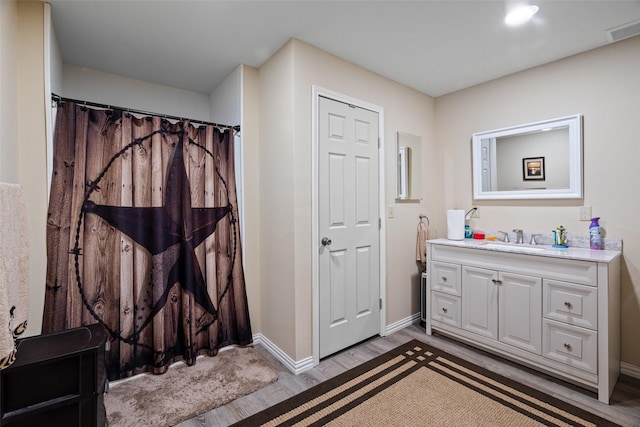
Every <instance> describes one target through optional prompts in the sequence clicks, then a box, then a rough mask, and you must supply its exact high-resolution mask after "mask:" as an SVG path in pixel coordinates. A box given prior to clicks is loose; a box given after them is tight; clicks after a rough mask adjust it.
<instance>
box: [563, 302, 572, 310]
mask: <svg viewBox="0 0 640 427" xmlns="http://www.w3.org/2000/svg"><path fill="white" fill-rule="evenodd" d="M564 306H565V307H567V308H568V309H571V308H572V307H573V305H572V304H571V303H570V302H569V301H565V302H564Z"/></svg>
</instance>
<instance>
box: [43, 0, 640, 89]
mask: <svg viewBox="0 0 640 427" xmlns="http://www.w3.org/2000/svg"><path fill="white" fill-rule="evenodd" d="M47 1H48V2H49V3H50V4H51V6H52V14H53V20H54V26H55V30H56V34H57V37H58V42H59V44H60V49H61V51H62V55H63V59H64V62H65V64H72V65H76V66H81V67H89V68H93V69H97V70H101V71H105V72H109V73H114V74H119V75H123V76H127V77H133V78H136V79H141V80H145V81H149V82H154V83H159V84H164V85H168V86H173V87H176V88H181V89H187V90H191V91H195V92H200V93H204V94H208V93H210V92H211V91H212V90H213V89H214V88H215V87H216V86H217V85H218V84H219V83H220V82H221V81H222V80H223V79H224V78H225V77H226V76H227V75H229V73H231V72H232V71H233V70H234V69H235V68H236V67H237V66H238V65H239V64H247V65H250V66H253V67H260V65H262V64H263V63H264V62H265V61H266V60H267V59H268V58H269V57H270V56H271V55H272V54H273V53H275V52H276V51H277V50H278V49H279V48H280V47H282V45H284V44H285V43H286V42H287V41H288V40H289V39H291V38H297V39H299V40H302V41H304V42H306V43H309V44H311V45H314V46H316V47H319V48H320V49H323V50H325V51H328V52H331V53H333V54H334V55H336V56H338V57H341V58H344V59H346V60H347V61H349V62H352V63H354V64H357V65H360V66H362V67H364V68H367V69H369V70H372V71H374V72H376V73H378V74H381V75H383V76H385V77H388V78H390V79H392V80H395V81H397V82H400V83H402V84H404V85H406V86H409V87H412V88H414V89H417V90H419V91H421V92H424V93H426V94H429V95H432V96H440V95H444V94H447V93H450V92H454V91H457V90H459V89H463V88H466V87H470V86H473V85H476V84H479V83H482V82H486V81H489V80H492V79H495V78H498V77H501V76H505V75H508V74H511V73H514V72H517V71H520V70H524V69H527V68H531V67H535V66H538V65H541V64H545V63H548V62H551V61H554V60H557V59H560V58H564V57H567V56H570V55H573V54H576V53H580V52H584V51H586V50H590V49H593V48H596V47H599V46H602V45H605V44H607V43H609V39H608V37H607V34H606V30H607V29H610V28H612V27H616V26H619V25H622V24H626V23H629V22H632V21H637V20H638V19H640V1H635V0H624V1H614V0H605V1H595V0H590V1H579V0H573V1H572V0H555V1H548V0H546V1H544V0H538V1H533V2H531V3H533V4H537V5H539V6H540V11H539V12H538V14H537V15H536V16H535V17H534V19H533V20H532V21H531V22H529V23H528V24H526V25H525V26H523V27H518V28H510V27H506V26H505V25H504V24H503V19H504V14H505V10H506V8H507V2H506V1H482V0H473V1H457V0H456V1H454V0H449V1H445V0H441V1H415V0H414V1H367V0H359V1H340V0H333V1H329V0H324V1H300V0H299V1H271V0H259V1H243V0H234V1H221V0H216V1H213V0H209V1H205V0H200V1H179V0H173V1H153V0H139V1H123V0H120V1H114V0H47Z"/></svg>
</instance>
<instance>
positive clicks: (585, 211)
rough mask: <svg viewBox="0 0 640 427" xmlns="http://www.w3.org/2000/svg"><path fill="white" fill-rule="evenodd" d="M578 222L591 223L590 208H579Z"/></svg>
mask: <svg viewBox="0 0 640 427" xmlns="http://www.w3.org/2000/svg"><path fill="white" fill-rule="evenodd" d="M580 221H591V206H581V207H580Z"/></svg>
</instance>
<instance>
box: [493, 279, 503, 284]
mask: <svg viewBox="0 0 640 427" xmlns="http://www.w3.org/2000/svg"><path fill="white" fill-rule="evenodd" d="M491 281H492V282H493V284H494V285H502V280H498V279H491Z"/></svg>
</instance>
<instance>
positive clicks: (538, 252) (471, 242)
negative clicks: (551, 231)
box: [427, 238, 622, 263]
mask: <svg viewBox="0 0 640 427" xmlns="http://www.w3.org/2000/svg"><path fill="white" fill-rule="evenodd" d="M427 243H431V244H436V245H446V246H457V247H461V248H469V249H479V250H485V251H496V252H510V253H514V254H526V255H533V256H545V257H553V258H565V259H575V260H581V261H595V262H606V263H610V262H612V261H613V260H614V259H616V258H617V257H619V256H620V255H621V254H622V251H619V250H610V249H606V250H593V249H589V248H582V247H568V248H554V247H553V246H551V245H527V244H517V243H504V242H499V241H489V240H475V239H465V240H449V239H442V238H441V239H432V240H427Z"/></svg>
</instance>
